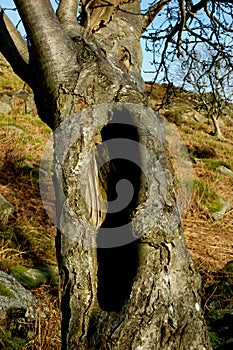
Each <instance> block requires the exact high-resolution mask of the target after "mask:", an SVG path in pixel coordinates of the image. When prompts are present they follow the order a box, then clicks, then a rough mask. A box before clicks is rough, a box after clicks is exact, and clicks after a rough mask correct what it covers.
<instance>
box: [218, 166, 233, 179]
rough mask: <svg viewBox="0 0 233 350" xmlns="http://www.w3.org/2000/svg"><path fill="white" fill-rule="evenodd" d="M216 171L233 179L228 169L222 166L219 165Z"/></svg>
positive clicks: (232, 174) (231, 172)
mask: <svg viewBox="0 0 233 350" xmlns="http://www.w3.org/2000/svg"><path fill="white" fill-rule="evenodd" d="M216 171H217V172H218V173H219V174H222V175H225V176H229V177H231V178H233V171H231V170H230V169H228V168H227V167H225V166H224V165H220V166H219V167H217V168H216Z"/></svg>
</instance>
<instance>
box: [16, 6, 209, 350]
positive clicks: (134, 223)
mask: <svg viewBox="0 0 233 350" xmlns="http://www.w3.org/2000/svg"><path fill="white" fill-rule="evenodd" d="M15 3H16V5H17V7H18V8H19V9H20V10H21V16H22V18H23V20H24V24H25V27H26V30H27V32H28V34H29V40H30V41H31V43H32V52H31V62H32V67H33V69H34V70H35V72H36V79H35V81H34V83H33V84H32V87H33V89H34V93H35V100H36V103H37V107H38V111H39V114H40V116H41V118H42V119H43V120H44V121H45V122H46V123H47V124H48V125H50V126H51V127H52V128H53V129H56V128H57V129H56V130H55V132H54V184H55V192H56V201H57V222H56V224H57V226H58V228H59V230H58V235H57V239H56V245H57V257H58V263H59V270H60V277H61V278H60V287H61V288H60V290H61V310H62V349H64V350H65V349H69V350H72V349H75V350H76V349H79V350H84V349H85V350H91V349H93V350H94V349H95V350H98V349H101V350H102V349H111V350H113V349H114V350H125V349H134V350H139V349H143V350H146V349H148V350H153V349H159V350H162V349H164V350H165V349H166V350H168V349H179V350H181V349H184V350H192V349H193V350H204V349H211V346H210V344H209V340H208V334H207V330H206V326H205V322H204V318H203V313H202V311H201V306H200V298H199V296H198V289H199V287H200V278H199V275H198V274H197V273H196V272H195V270H194V267H193V263H192V261H191V259H190V256H189V254H188V252H187V250H186V248H185V245H184V239H183V232H182V229H181V225H180V217H179V211H178V209H177V204H176V197H175V192H174V184H173V180H172V176H171V174H170V170H169V169H170V168H171V167H170V163H169V160H168V159H167V157H166V152H165V148H164V143H165V136H164V130H163V126H162V124H161V121H160V119H159V117H158V116H157V115H156V114H155V113H153V111H152V110H151V109H149V108H148V107H147V101H146V98H145V96H144V83H143V81H142V78H141V76H140V71H141V61H142V55H141V49H140V44H139V40H140V36H141V31H142V21H141V15H140V9H139V2H138V1H132V2H129V3H127V1H124V0H123V1H115V0H114V1H111V2H109V6H105V5H106V4H105V2H103V1H102V0H93V1H90V3H89V4H88V5H87V2H86V1H84V2H83V13H82V16H81V24H82V25H83V28H81V27H80V26H78V25H77V23H75V21H72V11H73V6H74V4H73V3H72V1H62V3H63V4H64V3H66V5H67V7H68V8H69V9H70V13H69V11H68V12H67V16H64V14H63V12H64V11H65V10H64V9H65V8H64V7H59V9H58V16H57V17H58V19H59V21H60V24H59V23H58V20H57V18H55V16H53V14H52V13H51V8H50V7H49V4H48V3H49V1H47V0H41V1H38V3H37V2H34V1H31V0H28V1H24V0H17V1H15ZM45 5H46V6H45ZM34 13H35V14H37V13H40V16H33V14H34ZM32 18H34V20H33V21H32ZM44 18H49V21H45V19H44ZM32 22H33V23H32ZM44 22H46V24H44ZM31 26H33V30H29V29H30V28H31ZM46 26H47V27H48V28H47V27H46ZM42 27H43V30H41V28H42ZM61 27H62V28H63V31H61ZM50 34H51V37H53V36H55V37H56V40H55V44H53V42H52V40H51V38H49V35H50ZM43 43H44V44H43ZM41 45H42V46H43V45H44V46H43V47H41ZM64 52H67V55H66V54H64ZM33 57H34V59H33ZM69 82H70V83H69ZM123 139H124V140H126V143H124V141H123ZM111 141H113V144H111ZM120 152H123V153H122V154H123V155H121V153H120ZM125 152H126V153H125ZM127 152H128V153H127ZM116 158H117V159H116ZM122 179H126V180H127V181H128V182H131V183H132V185H133V187H134V190H133V194H132V198H129V197H130V196H129V197H128V194H127V193H128V192H130V188H131V187H130V186H129V187H128V189H127V190H124V191H123V197H124V198H123V199H122V201H121V200H120V201H118V202H120V204H122V203H123V202H127V203H128V202H129V204H127V205H126V207H125V208H123V209H121V210H119V212H117V210H115V212H114V210H113V212H111V210H110V209H109V208H110V207H111V203H112V204H113V207H114V205H115V204H114V203H116V202H117V201H116V199H117V194H116V191H117V190H116V188H115V187H116V184H117V183H118V182H119V181H121V180H122ZM124 192H125V193H126V194H125V193H124ZM121 193H122V192H121ZM106 202H108V203H106ZM107 207H108V209H106V208H107ZM117 208H118V207H117V205H115V209H117ZM113 209H114V208H113Z"/></svg>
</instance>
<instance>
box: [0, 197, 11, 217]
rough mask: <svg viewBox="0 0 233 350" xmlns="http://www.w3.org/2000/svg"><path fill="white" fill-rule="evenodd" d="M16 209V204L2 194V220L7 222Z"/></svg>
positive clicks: (0, 208) (0, 200) (0, 214)
mask: <svg viewBox="0 0 233 350" xmlns="http://www.w3.org/2000/svg"><path fill="white" fill-rule="evenodd" d="M14 211H15V208H14V206H13V205H12V204H11V203H9V202H8V201H7V200H6V199H5V198H4V197H3V196H2V195H1V194H0V222H7V220H8V218H9V216H11V215H12V214H13V213H14Z"/></svg>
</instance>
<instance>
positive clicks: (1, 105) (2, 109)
mask: <svg viewBox="0 0 233 350" xmlns="http://www.w3.org/2000/svg"><path fill="white" fill-rule="evenodd" d="M10 111H11V106H10V105H9V104H7V103H5V102H2V101H0V113H2V114H9V113H10Z"/></svg>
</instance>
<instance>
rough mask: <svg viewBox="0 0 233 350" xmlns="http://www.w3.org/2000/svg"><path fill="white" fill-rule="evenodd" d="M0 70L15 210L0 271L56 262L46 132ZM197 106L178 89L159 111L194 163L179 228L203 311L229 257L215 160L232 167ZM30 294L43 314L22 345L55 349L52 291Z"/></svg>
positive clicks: (229, 232)
mask: <svg viewBox="0 0 233 350" xmlns="http://www.w3.org/2000/svg"><path fill="white" fill-rule="evenodd" d="M0 68H1V70H0V103H1V102H2V103H3V104H8V105H10V107H11V108H10V110H9V112H8V113H0V142H1V148H0V152H1V157H0V169H1V180H0V193H1V195H3V196H4V197H5V198H6V199H7V200H8V201H9V202H10V203H12V204H13V205H14V207H15V209H16V210H15V213H14V214H13V216H11V217H10V218H9V219H8V221H7V222H3V223H2V224H1V232H0V269H1V270H3V271H6V272H9V271H10V270H11V269H12V267H14V266H18V265H22V266H26V267H37V266H43V265H55V264H56V257H55V248H54V237H55V228H54V226H53V225H52V224H51V222H50V220H49V218H48V216H47V214H46V212H45V210H44V208H43V205H42V202H41V199H40V192H39V186H38V182H39V180H38V170H39V165H40V157H41V155H42V153H43V149H44V146H45V143H46V141H47V140H48V138H49V135H50V132H51V131H50V129H49V128H48V127H46V126H45V125H44V124H43V123H42V122H41V121H40V119H39V117H38V116H37V115H36V114H35V112H34V110H33V108H31V109H30V108H29V109H28V108H27V107H25V106H26V101H27V98H28V97H27V96H28V94H29V93H30V91H29V89H28V88H27V87H25V86H24V83H23V82H22V81H21V80H20V79H18V78H17V77H16V76H15V75H14V74H13V73H12V71H11V68H10V67H8V66H7V65H3V66H1V67H0ZM164 88H165V87H164V86H162V85H160V86H158V85H155V86H154V87H152V91H151V94H150V100H151V105H152V107H154V106H155V105H156V104H157V103H159V102H160V101H161V99H162V97H163V94H164ZM19 90H21V92H20V93H19ZM17 92H18V93H17ZM195 108H196V106H195V95H194V94H191V93H185V92H181V91H176V94H175V95H174V96H173V98H172V102H171V103H170V104H169V105H167V106H166V109H165V108H164V109H162V110H161V114H163V115H164V116H165V117H166V118H167V119H169V120H172V121H173V122H174V121H175V123H176V124H177V125H178V126H176V129H177V132H178V133H179V134H180V135H181V137H182V139H183V141H184V144H185V145H186V147H187V149H188V150H189V152H190V156H191V158H192V161H193V170H194V174H195V179H194V186H193V193H192V200H191V203H190V205H189V209H188V211H187V213H186V215H185V217H184V219H183V227H184V232H185V239H186V244H187V247H188V249H189V251H190V254H191V255H192V257H193V259H194V261H195V264H196V266H197V269H198V270H199V271H200V273H201V274H202V276H203V289H202V291H201V293H202V297H203V305H204V307H205V308H206V309H207V311H208V307H209V306H208V305H209V304H210V301H212V300H216V298H217V297H219V296H217V297H216V298H215V299H214V297H215V296H216V295H214V293H213V292H212V291H211V292H210V291H209V289H208V288H209V286H211V284H212V283H213V282H217V281H218V274H216V272H217V271H219V270H220V269H222V268H223V267H224V266H225V264H226V263H228V262H230V261H232V260H233V250H232V248H233V241H232V238H233V191H232V189H233V178H231V177H230V176H227V175H223V174H221V173H219V172H218V168H219V166H222V167H225V168H227V169H229V170H233V146H232V144H231V143H227V142H226V143H225V142H224V143H223V142H219V141H218V140H216V139H215V137H214V136H211V131H212V125H211V124H210V123H208V121H207V120H205V119H203V118H202V119H201V117H203V116H202V115H200V114H198V113H197V112H196V111H195ZM198 118H199V119H200V120H202V121H198ZM232 120H233V119H231V116H229V115H227V116H225V117H224V120H223V122H224V123H223V125H222V131H223V133H224V135H225V137H226V138H227V139H229V140H232V139H233V122H232ZM220 198H221V199H223V200H224V201H226V202H228V203H229V207H228V209H227V212H226V213H225V215H224V216H223V218H222V219H221V220H217V221H216V220H214V219H213V216H212V214H213V213H214V212H217V211H219V210H220V209H221V207H222V204H221V200H220ZM231 273H232V272H231ZM231 278H232V275H231ZM32 292H33V293H34V294H35V295H36V297H37V298H38V299H39V300H40V302H41V305H43V306H44V305H46V307H47V310H48V313H47V314H48V320H47V323H46V324H45V325H43V326H41V325H39V326H38V325H37V327H38V328H37V329H36V330H35V334H36V338H35V339H34V340H33V342H32V341H31V342H29V343H28V345H25V347H24V349H46V350H49V349H59V348H60V340H59V337H58V328H59V311H58V306H57V289H56V288H54V287H52V286H41V287H38V288H35V289H32ZM42 292H43V293H42ZM217 300H218V299H217ZM9 349H10V346H9Z"/></svg>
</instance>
